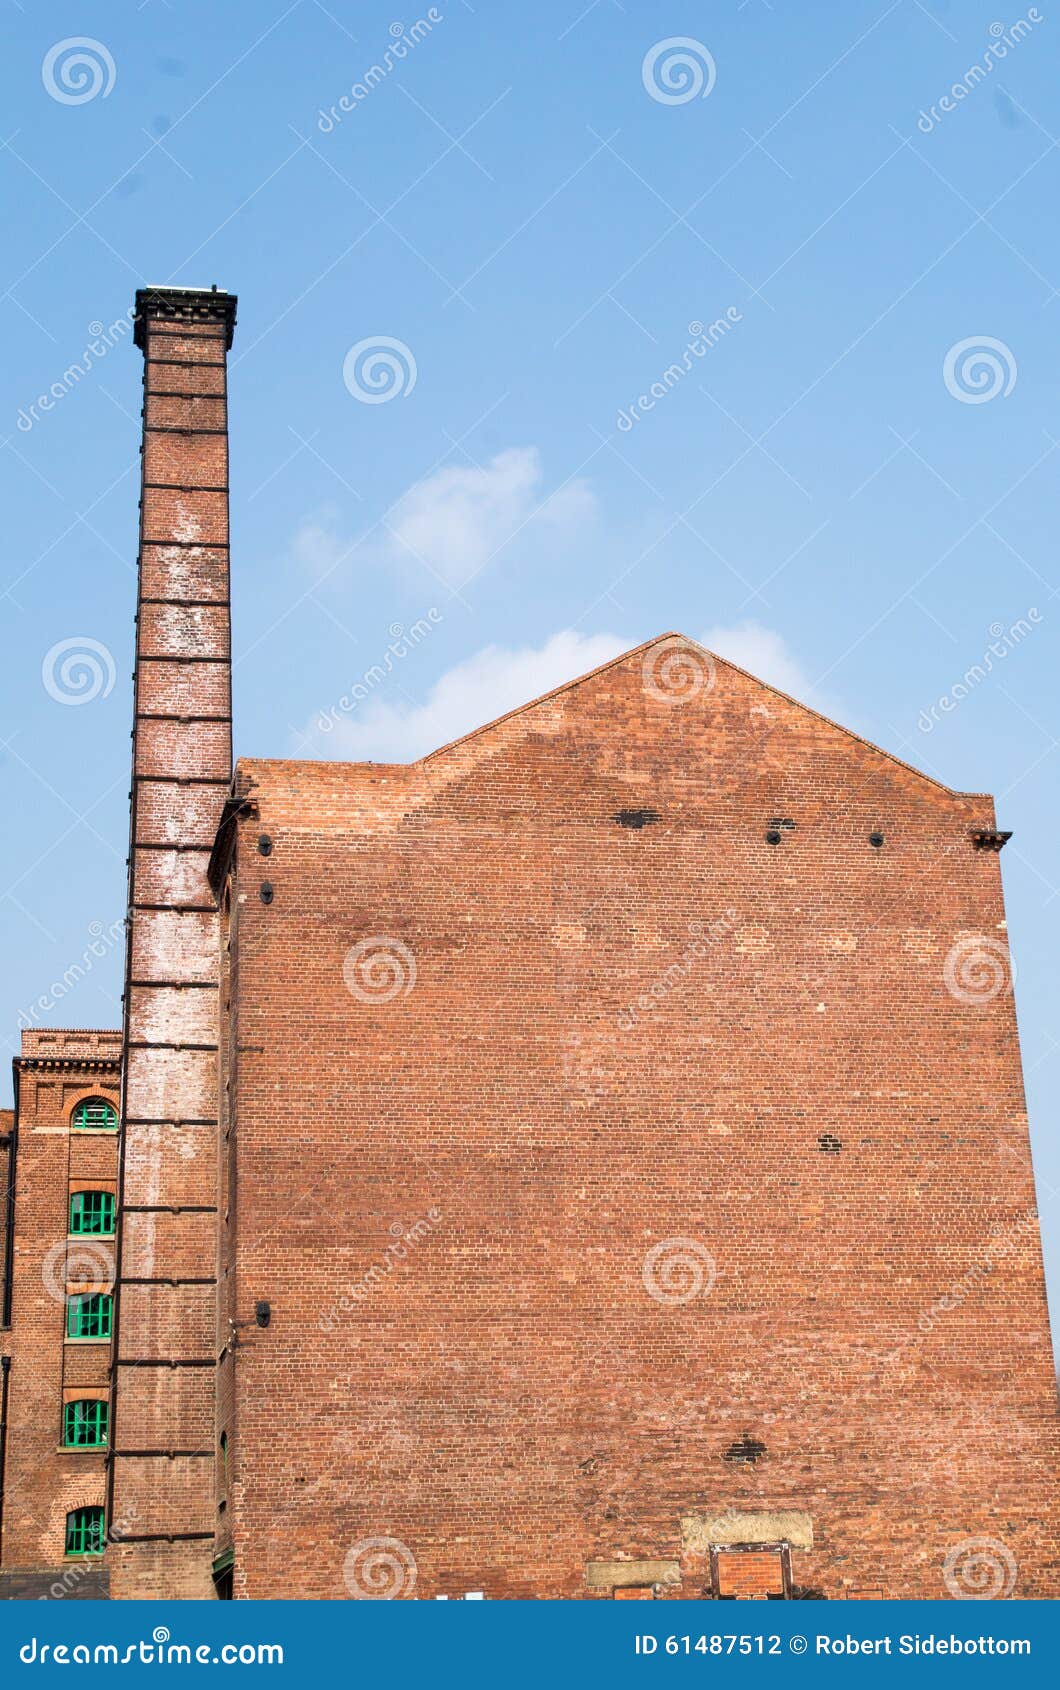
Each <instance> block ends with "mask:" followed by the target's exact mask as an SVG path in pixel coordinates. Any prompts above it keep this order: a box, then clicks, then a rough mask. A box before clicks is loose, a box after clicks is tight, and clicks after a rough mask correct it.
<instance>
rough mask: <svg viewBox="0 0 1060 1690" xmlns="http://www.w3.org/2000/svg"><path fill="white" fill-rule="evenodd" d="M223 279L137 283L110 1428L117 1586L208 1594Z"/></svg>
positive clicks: (224, 646)
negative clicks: (138, 394)
mask: <svg viewBox="0 0 1060 1690" xmlns="http://www.w3.org/2000/svg"><path fill="white" fill-rule="evenodd" d="M235 315H236V301H235V298H234V296H233V295H231V294H227V293H218V292H217V290H216V289H212V290H209V291H207V290H205V289H197V288H170V287H159V288H143V289H141V290H139V291H138V293H137V295H136V319H135V339H136V344H137V346H139V347H140V348H141V350H142V352H143V355H144V408H143V445H142V448H141V450H142V458H143V464H142V471H141V499H140V559H139V591H138V599H137V617H136V673H135V683H134V719H133V770H132V814H131V833H130V840H131V843H130V854H129V937H128V948H127V957H126V982H125V992H126V996H125V1022H124V1074H125V1081H124V1096H123V1109H122V1125H123V1138H122V1167H121V1205H120V1222H119V1236H118V1279H117V1285H116V1288H115V1294H116V1298H117V1306H116V1311H115V1351H114V1359H113V1371H112V1381H113V1382H112V1397H113V1411H112V1422H111V1423H112V1434H111V1438H112V1443H111V1455H110V1481H109V1494H108V1510H107V1526H108V1535H109V1539H110V1543H109V1547H108V1554H107V1559H108V1562H109V1563H110V1566H111V1592H112V1595H114V1596H116V1597H137V1596H154V1595H157V1594H158V1592H159V1590H164V1591H165V1592H166V1593H167V1595H171V1596H181V1597H209V1596H212V1595H213V1594H214V1591H213V1585H212V1580H211V1572H210V1569H211V1560H212V1555H213V1540H214V1536H215V1526H216V1492H215V1436H214V1428H215V1419H214V1390H215V1375H216V1368H217V1342H216V1332H215V1324H216V1321H215V1302H216V1293H215V1286H216V1273H217V1251H216V1214H217V1118H218V1079H217V1074H218V914H217V904H216V899H215V897H214V895H213V893H212V892H211V890H210V886H209V882H208V880H207V873H206V870H207V864H208V861H209V857H210V849H211V846H212V845H213V841H214V836H215V833H216V830H217V825H218V822H219V820H220V818H221V812H222V808H223V806H224V801H225V796H226V793H227V791H228V787H229V782H230V779H231V772H232V726H231V718H232V708H231V637H230V621H229V557H228V398H227V371H226V359H227V353H228V349H229V347H230V346H231V344H232V333H233V328H234V325H235Z"/></svg>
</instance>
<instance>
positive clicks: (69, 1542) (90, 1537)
mask: <svg viewBox="0 0 1060 1690" xmlns="http://www.w3.org/2000/svg"><path fill="white" fill-rule="evenodd" d="M103 1547H104V1531H103V1510H102V1508H75V1509H74V1511H73V1513H72V1514H68V1515H67V1516H66V1553H67V1554H68V1555H102V1553H103Z"/></svg>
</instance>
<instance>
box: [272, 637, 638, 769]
mask: <svg viewBox="0 0 1060 1690" xmlns="http://www.w3.org/2000/svg"><path fill="white" fill-rule="evenodd" d="M628 649H629V642H628V641H627V640H620V639H616V638H615V637H614V635H612V634H576V633H573V632H572V631H570V630H566V631H564V632H563V633H560V634H553V635H552V638H551V639H549V640H547V641H546V642H545V644H544V645H543V646H541V647H539V648H535V647H533V646H522V647H519V648H517V649H515V650H510V649H508V648H506V647H504V646H496V645H490V646H486V647H485V648H484V650H482V651H480V652H477V653H476V654H475V656H474V657H469V658H467V660H466V661H465V662H463V663H458V664H457V665H456V666H455V668H453V669H449V670H447V671H446V673H445V674H444V675H442V676H441V678H440V679H439V680H437V681H436V682H435V684H434V686H433V687H432V688H431V690H430V692H429V694H428V695H427V700H426V703H424V704H420V705H410V704H405V703H402V702H401V701H400V700H395V699H394V698H393V697H392V696H391V697H383V696H380V697H378V698H373V697H371V696H369V698H368V699H367V700H366V701H365V702H364V703H363V704H361V705H360V706H359V708H358V709H357V710H355V711H353V712H351V713H349V714H346V715H341V714H340V715H339V716H338V719H337V720H336V721H335V725H334V727H333V728H332V729H331V731H330V732H327V733H324V732H321V730H320V727H319V718H316V719H314V721H313V722H312V723H310V725H309V726H308V727H307V729H306V733H307V736H308V738H309V740H310V744H309V745H308V746H303V748H302V750H301V751H300V752H299V755H300V756H306V755H309V756H317V757H328V758H338V759H343V760H345V761H348V762H353V763H361V762H368V761H371V762H376V763H409V762H413V761H415V759H416V758H417V757H422V756H424V755H425V754H426V753H427V752H428V751H434V750H436V749H437V748H438V746H440V745H447V744H448V743H449V741H450V740H453V739H459V738H460V736H461V735H462V734H466V733H471V732H472V730H473V729H475V728H480V727H482V726H483V725H484V724H485V723H486V722H491V721H493V720H494V719H495V718H496V717H497V716H503V715H504V714H505V713H506V712H507V711H509V710H514V709H516V708H518V706H519V705H521V704H528V703H529V702H530V700H531V699H534V698H538V697H539V696H540V695H541V694H542V693H545V692H551V691H552V689H553V688H554V687H559V686H562V685H563V684H564V683H565V682H567V681H574V680H577V679H578V677H579V676H580V675H584V674H587V673H588V671H589V670H590V669H596V668H599V666H600V664H601V663H608V662H610V660H611V658H613V657H619V656H621V654H622V652H624V651H627V650H628Z"/></svg>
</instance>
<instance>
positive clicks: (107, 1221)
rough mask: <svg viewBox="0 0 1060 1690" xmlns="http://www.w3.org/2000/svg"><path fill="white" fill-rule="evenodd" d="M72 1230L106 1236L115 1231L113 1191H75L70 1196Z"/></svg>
mask: <svg viewBox="0 0 1060 1690" xmlns="http://www.w3.org/2000/svg"><path fill="white" fill-rule="evenodd" d="M70 1231H71V1232H92V1233H95V1234H96V1236H97V1237H101V1238H105V1237H107V1236H108V1235H109V1234H110V1233H113V1231H114V1193H113V1191H75V1192H74V1193H73V1195H72V1196H71V1198H70Z"/></svg>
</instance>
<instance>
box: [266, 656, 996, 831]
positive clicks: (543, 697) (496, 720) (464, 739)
mask: <svg viewBox="0 0 1060 1690" xmlns="http://www.w3.org/2000/svg"><path fill="white" fill-rule="evenodd" d="M664 640H680V641H682V642H683V643H684V644H685V645H690V646H694V647H695V649H696V650H697V651H701V652H703V653H705V655H706V656H707V657H709V658H710V660H711V662H712V663H720V664H723V665H724V667H725V668H726V669H732V670H734V671H735V673H736V674H737V675H742V676H743V678H744V679H745V680H748V681H752V682H753V683H754V685H755V686H759V687H763V688H764V689H765V690H766V691H767V692H771V693H772V694H773V695H774V697H776V698H782V699H783V700H784V702H785V703H786V704H791V705H794V707H795V708H796V710H805V711H806V713H807V714H808V715H810V716H813V717H815V718H816V719H817V721H819V722H824V723H826V724H827V726H828V727H830V728H834V729H835V730H836V731H837V732H838V733H841V734H845V735H846V737H847V738H848V739H852V740H854V741H855V743H856V744H858V745H862V746H864V747H865V749H866V750H868V751H872V752H875V754H876V755H877V756H878V757H884V758H886V760H887V761H888V762H889V763H894V764H895V765H896V766H897V767H898V768H900V769H905V770H907V771H908V772H909V773H910V774H913V775H916V777H917V779H918V780H922V781H925V782H926V783H927V785H929V786H934V787H937V789H938V790H939V791H940V792H944V793H945V794H946V796H947V797H949V798H966V799H973V798H981V799H982V800H983V801H984V802H985V803H989V804H993V801H994V800H993V794H992V793H990V792H962V791H960V790H959V789H958V788H957V787H953V786H947V785H946V783H945V781H941V780H939V779H938V778H937V777H936V776H935V775H929V774H925V772H924V770H923V769H918V768H917V766H916V764H915V763H907V762H906V760H905V758H904V757H898V756H896V755H895V753H894V752H893V751H887V750H885V748H884V747H883V746H882V745H877V744H876V743H875V741H874V740H871V739H866V738H865V736H864V734H859V733H855V731H854V729H853V728H848V727H844V725H843V723H842V722H837V721H835V719H834V718H833V717H831V716H826V715H825V714H824V712H823V710H816V709H815V708H814V706H813V705H812V704H805V703H804V702H803V701H802V699H800V698H794V697H793V696H792V694H791V693H789V692H784V691H783V689H782V688H781V687H777V686H774V685H773V683H772V682H771V681H764V680H763V679H762V678H761V676H760V675H754V674H752V673H751V671H750V670H749V669H742V668H741V667H740V665H739V664H738V663H733V662H732V660H731V658H728V657H722V656H720V655H719V654H718V652H716V651H710V650H709V648H708V647H707V646H705V645H701V644H700V642H699V640H694V639H692V637H691V636H690V635H689V634H681V633H677V632H674V631H671V632H670V633H666V634H656V635H655V637H654V638H653V639H650V640H644V641H642V643H641V644H640V645H635V646H631V647H630V649H629V650H628V651H623V652H620V653H619V655H618V656H617V657H612V658H609V659H608V661H607V662H606V663H601V664H599V665H598V666H597V667H596V668H595V669H588V670H587V671H586V672H585V674H584V675H577V676H575V677H574V679H573V680H570V681H564V682H563V683H562V685H561V686H558V687H552V688H551V689H550V690H549V691H548V692H543V693H541V694H539V696H538V697H537V698H532V699H530V700H529V701H528V702H527V703H526V704H517V705H516V706H515V708H514V709H512V710H506V711H505V712H504V713H503V715H500V716H495V717H493V719H492V721H489V722H483V723H482V725H481V726H480V727H477V728H472V729H471V731H470V732H469V733H466V734H461V735H460V736H459V737H458V738H457V739H451V740H449V741H447V743H446V744H445V745H439V746H437V747H436V748H435V749H434V750H433V751H428V752H426V753H425V754H424V755H423V756H422V757H417V758H415V759H414V760H413V761H412V762H411V763H384V762H378V763H377V762H372V761H371V760H367V761H363V762H359V763H343V762H342V760H341V759H338V758H335V759H332V758H330V757H301V758H300V757H240V758H239V759H238V761H237V764H236V767H237V768H239V767H240V766H241V765H246V764H251V763H253V764H268V763H296V764H297V763H305V764H311V765H321V766H323V765H330V766H331V767H332V768H343V767H345V768H348V769H373V768H374V769H416V768H424V767H426V765H427V764H428V763H431V762H433V761H434V759H435V758H436V757H441V756H442V755H443V753H445V752H447V751H454V750H455V749H456V747H457V746H459V745H466V744H468V742H469V741H471V740H473V739H478V737H479V736H480V735H481V734H484V733H489V732H490V731H491V729H493V728H497V727H500V726H501V724H502V723H503V722H510V721H511V720H512V718H513V717H515V716H522V715H524V714H525V712H526V711H528V710H536V709H537V707H538V705H540V704H547V703H548V701H549V700H550V699H553V698H559V697H561V696H562V694H563V693H565V692H571V691H572V690H573V689H574V688H575V687H580V686H582V685H583V684H584V683H585V682H586V681H591V680H594V679H595V677H596V676H597V675H604V674H606V673H607V671H608V670H609V669H615V668H617V667H618V666H619V664H621V663H628V662H629V660H630V658H632V657H638V656H640V654H641V653H642V652H646V651H650V650H651V648H652V647H653V646H657V645H661V644H662V642H663V641H664Z"/></svg>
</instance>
